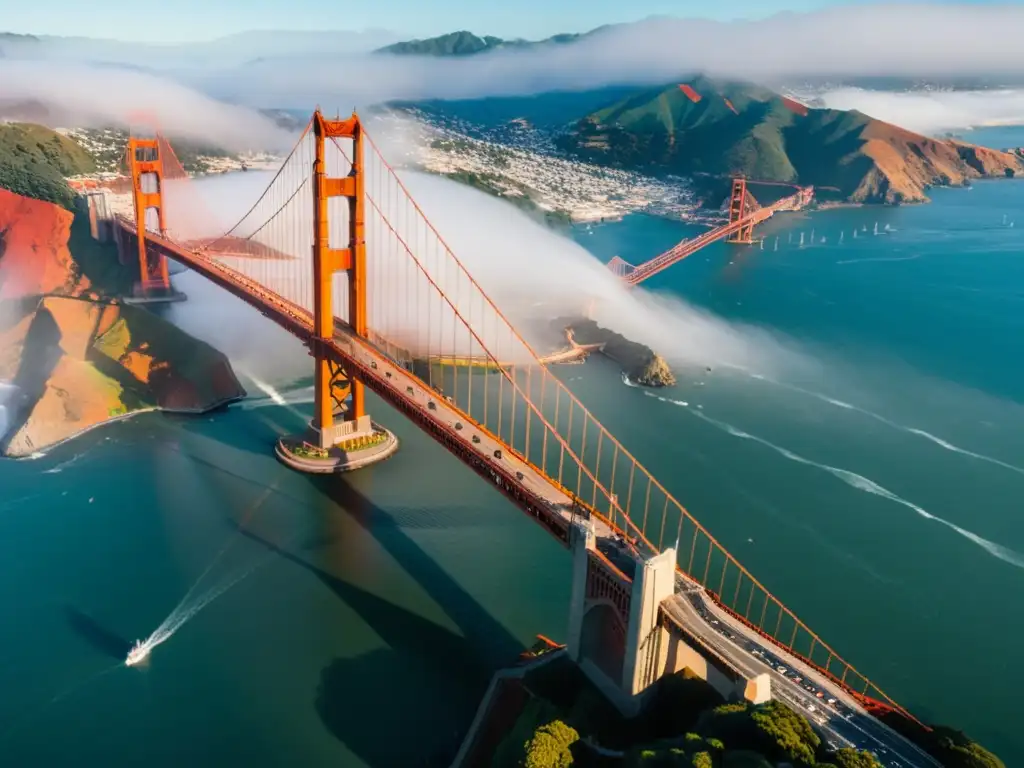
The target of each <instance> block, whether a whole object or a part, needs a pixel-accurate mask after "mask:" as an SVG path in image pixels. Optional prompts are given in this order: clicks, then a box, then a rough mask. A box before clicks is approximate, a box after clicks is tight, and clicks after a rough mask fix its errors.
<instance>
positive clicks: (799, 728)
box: [750, 701, 821, 765]
mask: <svg viewBox="0 0 1024 768" xmlns="http://www.w3.org/2000/svg"><path fill="white" fill-rule="evenodd" d="M750 717H751V719H752V720H753V721H754V723H755V724H756V725H757V727H758V729H759V730H760V731H761V733H762V734H764V736H765V737H767V738H769V739H771V740H772V741H773V742H774V743H775V745H776V747H777V748H778V749H779V750H781V751H782V752H783V753H784V754H785V756H786V757H789V758H790V759H792V760H795V761H796V762H798V763H804V764H805V765H814V763H815V762H816V761H815V759H814V755H815V752H817V750H818V747H819V746H821V739H820V738H819V737H818V734H816V733H815V732H814V729H813V728H811V724H810V723H809V722H808V721H807V718H805V717H802V716H801V715H798V714H797V713H796V712H794V711H793V710H792V709H790V708H789V707H787V706H785V705H784V704H781V703H779V702H777V701H769V702H768V703H767V704H765V705H764V706H762V707H757V708H755V709H754V710H753V712H752V713H751V716H750Z"/></svg>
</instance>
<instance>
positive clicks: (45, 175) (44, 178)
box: [0, 123, 96, 209]
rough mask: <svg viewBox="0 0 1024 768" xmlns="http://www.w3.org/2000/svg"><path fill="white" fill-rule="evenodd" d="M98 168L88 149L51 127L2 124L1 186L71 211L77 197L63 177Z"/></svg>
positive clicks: (0, 130) (0, 144)
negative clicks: (52, 129)
mask: <svg viewBox="0 0 1024 768" xmlns="http://www.w3.org/2000/svg"><path fill="white" fill-rule="evenodd" d="M95 169H96V165H95V163H94V162H93V159H92V157H90V155H89V153H88V152H86V151H85V149H83V148H82V147H81V146H79V145H78V144H76V143H75V142H74V141H72V140H71V139H68V138H66V137H64V136H61V135H60V134H59V133H57V132H55V131H51V130H50V129H49V128H44V127H43V126H41V125H30V124H28V123H6V124H0V187H4V188H6V189H9V190H11V191H12V192H16V193H17V194H19V195H24V196H26V197H32V198H36V199H37V200H46V201H48V202H51V203H57V204H58V205H62V206H64V207H65V208H68V209H71V208H73V207H74V194H73V193H72V192H71V190H70V189H69V188H68V186H67V184H66V183H65V182H64V178H65V177H66V176H75V175H77V174H80V173H89V172H91V171H94V170H95Z"/></svg>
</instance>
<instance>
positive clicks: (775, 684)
mask: <svg viewBox="0 0 1024 768" xmlns="http://www.w3.org/2000/svg"><path fill="white" fill-rule="evenodd" d="M662 610H663V611H665V613H666V614H667V615H668V616H669V617H670V618H671V619H672V620H673V621H674V622H675V623H677V624H678V625H679V626H680V627H682V628H683V629H684V630H685V631H686V632H688V633H690V634H691V635H694V636H695V637H696V638H697V640H698V641H700V642H703V643H705V644H706V645H707V646H708V647H709V648H711V649H713V650H714V651H715V652H716V653H718V654H720V655H721V656H722V658H723V659H724V660H725V661H726V662H727V663H728V664H729V665H731V666H733V667H735V668H736V669H738V670H740V671H741V672H742V673H743V674H745V675H747V676H748V677H750V678H753V677H755V676H757V675H759V674H762V673H765V672H767V673H768V674H769V675H770V677H771V688H772V697H773V698H775V699H779V700H781V701H783V702H784V703H785V704H787V705H788V706H790V707H791V708H792V709H793V710H794V711H796V712H802V713H803V714H804V715H805V716H806V717H808V718H810V719H811V720H813V721H814V723H815V724H816V725H817V726H818V728H819V729H820V730H822V731H824V732H825V738H826V741H827V742H829V743H831V744H832V745H833V746H835V747H854V748H856V749H866V750H869V751H871V752H874V753H875V754H876V755H877V756H878V758H879V760H880V761H881V763H882V764H883V765H884V766H886V767H887V768H916V767H917V766H929V767H931V766H939V763H938V762H936V761H935V760H934V759H933V758H932V757H931V756H930V755H927V754H926V753H924V752H923V751H921V750H920V749H919V748H917V747H916V746H915V745H913V744H911V743H910V742H909V741H907V740H906V739H904V738H903V737H902V736H900V735H899V734H898V733H896V732H895V731H893V730H892V729H891V728H889V727H888V726H886V725H884V724H883V723H882V722H881V721H879V720H877V719H876V718H874V717H872V716H871V715H869V714H868V713H867V712H865V711H864V709H863V707H861V706H860V704H859V703H858V702H857V700H856V699H854V697H853V696H852V695H850V694H849V693H848V692H846V691H845V690H844V689H842V688H840V687H839V686H838V685H834V684H833V683H831V682H830V681H828V680H827V678H826V677H825V676H824V675H823V674H821V673H820V672H818V671H817V670H815V669H813V668H812V667H810V666H809V665H807V664H805V663H804V662H803V661H801V660H799V659H797V658H796V657H794V656H792V655H791V654H789V653H787V652H785V651H783V650H782V649H780V648H779V647H778V646H776V645H775V644H773V643H769V642H767V641H766V640H764V638H762V637H761V636H760V635H758V634H757V633H756V632H754V631H753V630H752V629H750V628H749V627H747V626H746V625H744V624H743V623H742V622H740V621H738V620H736V619H735V618H734V617H732V616H730V615H729V614H728V613H727V612H726V611H723V610H722V609H721V608H720V607H719V606H718V605H717V604H716V603H715V602H714V601H713V600H711V599H710V598H709V597H707V593H706V592H705V590H704V588H703V587H701V586H700V585H699V584H697V583H696V582H695V581H692V580H690V579H689V578H687V577H684V576H682V575H678V576H677V578H676V594H675V595H674V596H673V597H672V598H670V599H669V600H667V601H665V603H663V604H662ZM819 693H820V694H821V696H820V697H819V696H818V694H819Z"/></svg>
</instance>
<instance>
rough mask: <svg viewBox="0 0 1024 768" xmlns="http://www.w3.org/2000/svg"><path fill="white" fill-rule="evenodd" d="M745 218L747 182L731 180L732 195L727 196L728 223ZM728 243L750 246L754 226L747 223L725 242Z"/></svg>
mask: <svg viewBox="0 0 1024 768" xmlns="http://www.w3.org/2000/svg"><path fill="white" fill-rule="evenodd" d="M746 216H747V180H746V179H743V178H739V179H733V180H732V194H731V195H730V196H729V223H730V224H734V223H736V222H738V221H740V220H741V219H743V218H745V217H746ZM726 242H728V243H743V244H750V243H753V242H754V224H753V222H747V223H746V224H741V225H740V226H739V228H737V230H736V231H735V232H734V233H733V234H732V236H731V237H730V238H729V239H728V240H727V241H726Z"/></svg>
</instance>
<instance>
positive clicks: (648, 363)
mask: <svg viewBox="0 0 1024 768" xmlns="http://www.w3.org/2000/svg"><path fill="white" fill-rule="evenodd" d="M551 325H552V328H558V329H569V330H571V332H572V334H573V338H574V340H575V341H576V343H577V344H581V345H588V344H601V345H603V346H602V349H601V354H603V355H604V356H605V357H607V358H608V359H609V360H613V361H615V362H616V363H618V364H619V365H620V366H621V367H622V372H623V373H624V374H626V376H628V377H629V379H630V380H631V381H634V382H636V383H637V384H642V385H643V386H645V387H670V386H672V385H673V384H675V383H676V377H675V374H673V373H672V369H671V368H669V365H668V363H666V362H665V360H664V358H662V357H661V355H659V354H657V353H655V352H654V350H652V349H651V348H650V347H646V346H644V345H643V344H639V343H637V342H635V341H630V340H629V339H627V338H626V337H625V336H623V335H622V334H619V333H615V331H611V330H608V329H607V328H602V327H601V326H600V325H598V324H597V323H596V322H594V321H593V320H587V319H585V318H578V317H562V318H558V319H556V320H553V321H552V323H551Z"/></svg>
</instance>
